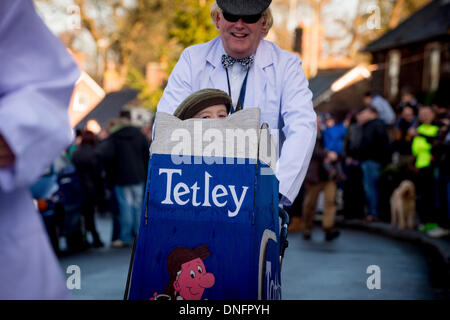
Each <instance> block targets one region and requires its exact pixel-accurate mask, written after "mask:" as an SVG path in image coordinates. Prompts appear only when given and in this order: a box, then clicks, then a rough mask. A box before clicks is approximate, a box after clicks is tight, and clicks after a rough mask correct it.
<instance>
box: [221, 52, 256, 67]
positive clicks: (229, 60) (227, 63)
mask: <svg viewBox="0 0 450 320" xmlns="http://www.w3.org/2000/svg"><path fill="white" fill-rule="evenodd" d="M253 61H255V57H254V56H250V57H247V58H242V59H235V58H233V57H230V56H229V55H227V54H224V55H223V56H222V65H223V67H224V68H225V69H227V68H229V67H231V66H232V65H233V64H234V63H235V62H238V63H240V64H241V65H242V66H243V67H244V69H245V70H248V69H249V68H250V66H251V65H252V63H253Z"/></svg>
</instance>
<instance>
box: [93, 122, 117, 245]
mask: <svg viewBox="0 0 450 320" xmlns="http://www.w3.org/2000/svg"><path fill="white" fill-rule="evenodd" d="M120 123H121V119H120V118H114V119H111V120H109V121H108V123H107V124H106V125H105V126H104V127H103V128H102V131H101V132H100V134H99V137H100V141H99V147H98V150H102V149H103V147H102V145H103V144H104V143H105V142H107V138H108V137H109V135H110V134H111V130H112V128H114V127H115V126H116V125H119V124H120ZM98 150H97V153H98ZM99 158H101V155H100V156H99ZM101 165H102V178H103V181H104V190H105V198H104V201H105V202H104V203H103V208H102V209H104V210H105V211H109V212H110V213H111V215H112V220H113V228H112V235H111V242H114V241H116V240H119V238H120V210H119V203H118V201H117V197H116V193H115V191H114V163H112V162H111V161H107V162H105V161H101Z"/></svg>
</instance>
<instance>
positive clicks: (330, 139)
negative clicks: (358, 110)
mask: <svg viewBox="0 0 450 320" xmlns="http://www.w3.org/2000/svg"><path fill="white" fill-rule="evenodd" d="M346 134H347V128H346V126H345V124H344V122H340V123H337V120H336V117H335V116H334V115H332V114H330V113H327V114H325V130H324V131H323V143H324V146H325V149H327V150H330V151H334V152H336V153H337V154H338V155H341V154H342V152H343V150H344V139H345V136H346Z"/></svg>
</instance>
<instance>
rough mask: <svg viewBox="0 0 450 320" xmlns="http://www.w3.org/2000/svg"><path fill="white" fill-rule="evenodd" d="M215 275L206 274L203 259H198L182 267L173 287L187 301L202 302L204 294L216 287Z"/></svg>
mask: <svg viewBox="0 0 450 320" xmlns="http://www.w3.org/2000/svg"><path fill="white" fill-rule="evenodd" d="M214 280H215V279H214V275H213V274H212V273H209V272H206V268H205V265H204V263H203V261H202V259H200V258H197V259H194V260H191V261H189V262H186V263H183V264H182V265H181V270H180V271H179V274H178V279H177V280H176V281H175V282H174V283H173V287H174V288H175V290H176V291H177V292H178V294H179V295H180V296H181V297H183V299H185V300H200V299H201V298H202V295H203V292H204V291H205V289H207V288H211V287H212V286H213V285H214Z"/></svg>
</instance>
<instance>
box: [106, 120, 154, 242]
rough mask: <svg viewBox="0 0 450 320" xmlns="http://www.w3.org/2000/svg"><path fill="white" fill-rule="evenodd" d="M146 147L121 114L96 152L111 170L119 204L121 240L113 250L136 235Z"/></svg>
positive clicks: (145, 170)
mask: <svg viewBox="0 0 450 320" xmlns="http://www.w3.org/2000/svg"><path fill="white" fill-rule="evenodd" d="M149 147H150V143H149V141H148V140H147V138H146V137H145V135H144V134H143V133H142V132H141V130H139V128H137V127H134V126H133V125H131V122H130V120H129V116H127V115H126V114H123V115H122V117H121V120H120V121H119V122H118V123H117V124H116V125H115V126H114V127H113V128H112V129H111V134H110V136H109V137H108V138H107V139H106V141H105V142H104V143H102V145H101V148H100V149H99V154H100V156H101V158H102V159H103V162H104V164H105V165H107V166H108V167H109V168H110V173H111V177H110V178H111V181H112V182H113V183H114V192H115V194H116V197H117V201H118V203H119V211H120V217H119V221H120V239H118V240H116V241H113V242H112V243H111V245H112V246H113V247H123V246H128V245H130V244H132V242H133V240H134V237H135V236H136V235H137V233H138V231H139V222H140V215H141V209H142V203H143V197H144V188H145V181H146V178H147V165H148V159H149Z"/></svg>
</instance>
